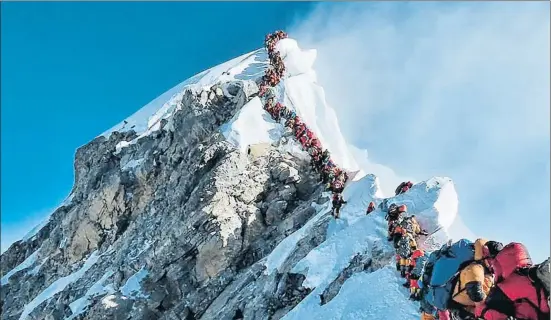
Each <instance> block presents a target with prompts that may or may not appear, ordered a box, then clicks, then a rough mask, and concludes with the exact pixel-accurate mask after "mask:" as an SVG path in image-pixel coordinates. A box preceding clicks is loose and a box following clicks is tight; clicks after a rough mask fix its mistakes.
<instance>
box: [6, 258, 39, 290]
mask: <svg viewBox="0 0 551 320" xmlns="http://www.w3.org/2000/svg"><path fill="white" fill-rule="evenodd" d="M38 251H40V249H38V250H36V251H35V252H33V253H32V254H31V255H30V256H28V257H27V259H25V260H24V261H23V262H21V263H20V264H18V265H17V266H16V267H15V268H13V269H11V270H10V271H9V272H8V273H6V275H5V276H3V277H2V279H0V283H1V285H2V286H4V285H6V284H8V281H9V280H10V277H11V276H13V275H14V274H16V273H17V272H19V271H21V270H25V269H27V268H30V267H32V266H33V265H34V264H35V262H36V259H37V257H38Z"/></svg>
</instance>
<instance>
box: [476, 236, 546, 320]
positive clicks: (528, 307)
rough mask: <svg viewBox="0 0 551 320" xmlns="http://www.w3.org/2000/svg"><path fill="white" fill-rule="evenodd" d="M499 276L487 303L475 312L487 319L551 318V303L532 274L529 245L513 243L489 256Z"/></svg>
mask: <svg viewBox="0 0 551 320" xmlns="http://www.w3.org/2000/svg"><path fill="white" fill-rule="evenodd" d="M489 262H490V265H491V267H492V269H493V271H494V275H495V277H496V280H495V286H494V287H493V288H492V290H491V291H490V293H489V294H488V297H487V298H486V300H485V302H484V304H482V305H479V306H477V308H476V310H475V312H476V315H477V316H479V317H482V318H484V319H487V320H502V319H503V320H505V319H507V317H509V316H512V317H515V318H517V319H523V320H524V319H525V320H543V319H546V320H548V319H549V305H548V304H547V299H546V296H545V291H544V289H543V287H542V286H541V285H540V284H539V283H538V282H536V281H534V280H532V279H531V278H530V277H529V274H528V270H529V268H530V267H531V266H532V259H531V258H530V254H529V253H528V250H527V249H526V247H525V246H524V245H523V244H521V243H517V242H512V243H509V244H508V245H506V246H505V247H503V249H502V250H501V251H500V252H499V253H498V254H497V255H496V256H495V258H494V259H489Z"/></svg>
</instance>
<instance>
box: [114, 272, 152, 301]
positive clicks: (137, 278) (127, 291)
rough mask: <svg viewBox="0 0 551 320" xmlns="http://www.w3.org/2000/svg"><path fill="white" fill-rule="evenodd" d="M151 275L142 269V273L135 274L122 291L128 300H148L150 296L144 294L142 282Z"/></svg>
mask: <svg viewBox="0 0 551 320" xmlns="http://www.w3.org/2000/svg"><path fill="white" fill-rule="evenodd" d="M148 274H149V272H148V271H147V270H146V269H144V267H142V268H141V269H140V271H138V272H136V273H135V274H133V275H132V276H131V277H130V278H128V280H126V283H125V284H124V286H123V287H122V288H121V289H120V290H121V293H122V294H123V295H125V296H126V297H128V298H148V297H149V296H148V295H145V294H143V293H142V286H141V284H140V282H141V281H142V280H143V279H144V278H145V277H146V276H147V275H148Z"/></svg>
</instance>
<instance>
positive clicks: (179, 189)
mask: <svg viewBox="0 0 551 320" xmlns="http://www.w3.org/2000/svg"><path fill="white" fill-rule="evenodd" d="M224 85H225V87H224V88H222V87H221V86H215V87H213V88H212V89H211V90H207V91H202V92H199V93H194V92H192V91H187V92H186V93H185V95H184V96H183V99H182V102H181V104H180V106H179V110H177V111H175V113H174V114H173V116H172V117H171V118H170V119H169V120H168V121H167V120H162V121H161V129H160V130H158V131H155V132H153V133H151V134H149V135H146V136H144V137H141V138H140V139H136V138H137V135H136V133H135V132H125V133H118V132H114V133H113V134H111V135H110V137H109V138H108V139H107V138H105V137H98V138H96V139H95V140H93V141H91V142H90V143H88V144H87V145H85V146H83V147H81V148H79V149H78V151H77V153H76V157H75V184H74V188H73V190H72V194H71V198H70V201H67V203H66V204H65V205H63V206H61V207H60V208H58V209H57V210H56V211H55V212H54V213H53V215H52V217H51V219H50V222H49V223H48V225H46V226H45V227H44V228H43V229H41V230H40V232H39V233H38V234H37V235H36V236H35V237H34V238H33V239H31V240H28V241H26V242H22V241H21V242H17V243H15V244H14V245H12V247H11V248H10V249H9V250H8V251H7V252H6V253H5V254H3V255H2V260H1V269H2V271H3V273H2V274H3V275H5V274H6V272H7V271H9V270H12V269H13V268H14V267H16V266H17V265H19V264H20V263H21V262H23V261H24V260H25V259H26V258H27V257H29V256H30V255H31V254H32V253H34V252H35V251H36V250H39V251H38V257H37V259H36V262H34V263H33V264H32V266H31V267H29V268H26V269H23V270H21V271H19V272H16V273H14V274H13V275H11V276H10V278H9V281H8V283H7V284H6V285H3V286H2V290H1V298H2V305H1V307H2V319H19V318H20V317H21V316H22V314H23V318H24V317H25V316H28V318H29V319H63V318H65V317H71V315H74V314H75V313H77V314H78V313H80V314H79V315H78V316H76V319H188V320H189V319H240V318H244V319H270V318H271V319H278V318H280V317H281V316H283V315H284V314H285V312H286V311H288V310H289V309H290V308H291V307H292V306H294V305H296V304H297V303H298V302H299V301H300V300H301V299H302V298H303V297H304V296H305V295H307V293H308V292H309V291H308V290H307V289H305V288H303V287H302V286H301V283H302V281H303V278H304V277H303V276H300V275H293V274H288V273H287V272H285V271H284V272H282V273H275V274H273V275H267V274H266V273H264V270H265V267H264V260H263V258H264V257H266V256H267V255H268V254H269V253H270V252H271V251H272V250H273V248H274V247H275V246H276V245H277V244H278V243H279V242H280V241H281V240H282V239H284V238H285V237H286V236H287V235H289V234H291V233H292V232H294V231H295V230H297V229H298V228H300V227H301V226H303V225H304V224H305V223H306V222H307V221H308V219H309V218H310V217H312V216H313V215H314V214H315V213H316V210H314V208H313V207H312V206H311V204H312V202H321V201H320V197H322V196H321V187H319V184H318V183H317V175H316V174H314V173H312V172H311V170H310V167H309V164H308V162H307V161H306V160H303V159H302V158H297V157H295V156H292V155H290V154H286V153H283V152H280V151H278V149H277V148H276V147H272V148H271V149H270V150H269V151H268V152H267V153H266V154H265V155H261V156H258V157H255V158H252V157H251V156H248V155H247V154H242V153H240V152H239V151H238V150H236V149H235V148H234V147H233V146H232V145H230V144H229V143H228V142H226V141H225V140H224V139H223V137H222V135H221V134H220V133H219V127H220V125H221V124H223V123H224V122H226V121H228V120H229V119H230V118H231V117H232V116H233V115H234V114H235V113H236V112H237V111H238V110H239V109H240V108H241V107H242V106H243V105H244V104H245V103H246V102H247V101H248V100H249V99H250V98H251V96H254V95H255V94H256V93H257V91H258V88H257V87H256V85H255V84H254V83H253V82H249V81H244V82H241V81H239V82H238V81H236V82H233V83H227V84H224ZM223 89H224V90H223ZM121 142H122V144H121ZM125 142H126V143H125ZM123 144H126V146H125V147H121V146H122V145H123ZM326 222H327V220H322V221H320V222H319V223H318V224H317V225H316V226H315V228H316V230H317V231H318V232H312V234H311V235H309V236H307V237H306V238H304V239H303V240H302V241H301V243H299V246H298V248H297V250H296V252H294V253H293V254H292V256H291V257H290V259H289V261H288V263H287V265H285V266H283V267H282V270H287V271H288V270H289V269H290V267H291V260H292V261H295V262H296V261H298V259H300V258H302V257H304V256H305V255H306V253H307V252H308V250H309V249H311V248H312V247H315V246H316V245H318V244H319V243H321V242H322V241H323V240H324V238H325V229H326V228H325V226H326ZM96 259H97V261H95V263H92V262H93V260H96ZM82 270H85V272H82ZM140 270H143V271H144V272H145V275H144V276H143V277H142V278H140V279H138V278H137V276H136V275H139V274H142V272H141V271H140ZM64 277H65V278H64ZM60 279H61V280H60ZM56 281H57V282H56ZM132 283H139V284H140V287H138V288H137V289H136V288H133V289H132V290H131V289H129V288H132V286H131V284H132ZM52 284H54V285H52ZM47 288H49V289H48V291H49V292H51V293H53V294H51V295H49V296H46V295H44V294H43V295H40V294H41V293H43V292H44V290H46V289H47ZM56 288H57V289H59V290H57V289H56ZM79 298H82V299H81V300H79V302H80V305H81V308H80V309H79V307H78V305H77V304H72V305H70V304H71V303H73V302H75V301H76V300H77V299H79ZM33 305H34V306H33ZM29 306H33V307H29ZM81 311H82V312H81Z"/></svg>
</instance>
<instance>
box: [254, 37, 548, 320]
mask: <svg viewBox="0 0 551 320" xmlns="http://www.w3.org/2000/svg"><path fill="white" fill-rule="evenodd" d="M284 38H287V34H286V33H285V32H283V31H276V32H275V33H273V34H268V35H267V36H266V39H265V46H266V50H267V52H268V57H269V59H270V67H269V68H268V70H267V71H266V73H265V75H264V77H263V78H262V81H261V84H260V92H259V95H260V97H264V96H266V97H265V103H264V109H265V110H266V111H267V112H268V113H269V114H270V115H271V116H272V118H273V119H274V120H276V121H278V122H279V121H280V120H281V119H285V120H286V121H285V126H286V127H287V128H290V129H291V130H292V131H293V133H294V136H295V138H296V139H297V140H298V141H299V143H300V144H301V145H302V147H303V149H304V150H306V151H308V153H309V154H310V156H311V158H312V162H311V165H312V167H313V168H314V170H316V171H317V172H318V173H319V174H320V180H321V181H322V182H323V183H324V184H326V185H327V188H328V189H329V190H331V191H333V215H334V216H335V218H338V217H339V212H340V208H341V206H342V205H343V204H345V203H346V201H344V199H343V198H342V191H343V189H344V184H345V183H346V181H347V179H348V176H347V174H346V172H344V171H343V170H342V169H340V168H338V167H337V166H336V165H335V163H334V162H333V161H332V160H331V158H330V153H329V151H328V150H323V147H322V146H321V143H320V141H319V140H318V139H317V138H316V136H315V134H314V133H313V132H312V131H311V130H310V129H309V128H308V127H307V126H306V125H305V124H304V123H303V122H302V120H301V119H300V118H299V117H298V116H297V115H296V114H295V112H294V111H293V110H290V109H289V108H287V107H285V106H284V105H282V104H281V103H279V102H275V94H274V92H273V87H274V86H276V85H277V84H278V83H279V82H280V80H281V78H282V77H283V74H284V72H285V65H284V63H283V59H282V58H281V56H280V54H279V52H277V51H276V50H275V46H276V44H277V42H278V41H279V40H281V39H284ZM274 102H275V103H274ZM412 187H413V183H411V181H407V182H402V183H401V184H400V185H399V186H398V187H397V188H396V190H395V195H399V194H402V193H404V192H407V191H409V190H410V189H411V188H412ZM381 208H382V207H381ZM375 209H376V208H375V203H374V202H370V203H369V206H368V208H367V214H370V213H371V212H373V211H375ZM385 219H386V220H387V221H388V241H392V242H393V244H394V248H395V249H396V269H397V270H398V271H399V272H400V275H401V276H402V277H403V278H405V279H406V282H405V283H404V286H405V287H407V288H409V289H410V293H411V294H410V299H412V300H416V301H420V309H419V310H420V312H421V319H422V320H434V319H440V320H448V319H484V320H515V319H516V320H542V319H549V317H550V314H549V282H550V265H549V258H548V259H547V260H546V261H545V262H543V263H541V264H536V265H534V264H533V263H532V260H531V258H530V255H529V253H528V251H527V249H526V247H525V246H524V245H522V244H520V243H516V242H511V243H509V244H508V245H506V246H503V244H501V243H499V242H497V241H487V240H485V239H477V240H476V241H475V242H471V241H470V240H468V239H461V240H459V241H457V242H455V243H451V241H450V242H448V243H446V244H444V245H442V247H441V248H440V249H438V250H436V251H433V252H431V253H430V254H429V253H428V252H425V251H424V250H422V249H421V248H419V247H418V245H417V240H418V237H419V236H421V235H424V236H430V235H429V234H428V233H427V232H426V231H425V230H423V229H421V227H420V225H419V223H418V222H417V221H416V219H415V216H414V215H408V213H407V206H406V205H405V204H402V205H397V204H391V205H390V206H389V207H388V210H387V215H386V217H385ZM436 231H438V229H437V230H436ZM436 231H435V232H436ZM435 232H433V233H435Z"/></svg>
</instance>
